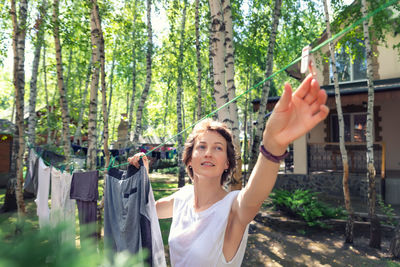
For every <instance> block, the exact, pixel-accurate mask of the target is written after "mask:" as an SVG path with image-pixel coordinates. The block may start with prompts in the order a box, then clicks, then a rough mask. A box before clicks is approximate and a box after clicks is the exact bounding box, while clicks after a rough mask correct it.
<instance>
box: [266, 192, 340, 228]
mask: <svg viewBox="0 0 400 267" xmlns="http://www.w3.org/2000/svg"><path fill="white" fill-rule="evenodd" d="M317 196H318V193H315V192H311V191H310V190H301V189H297V190H295V191H294V192H290V191H287V190H274V191H273V192H272V193H271V195H270V197H271V199H272V203H273V205H274V206H275V208H276V209H277V210H280V211H282V212H284V213H286V214H287V215H289V216H292V217H294V218H300V219H303V220H304V221H306V222H307V224H308V225H309V226H319V227H327V225H326V223H324V222H323V220H324V219H329V218H339V217H342V216H343V215H344V212H343V209H341V208H332V207H330V206H328V205H327V204H324V203H322V202H320V201H319V200H318V198H317Z"/></svg>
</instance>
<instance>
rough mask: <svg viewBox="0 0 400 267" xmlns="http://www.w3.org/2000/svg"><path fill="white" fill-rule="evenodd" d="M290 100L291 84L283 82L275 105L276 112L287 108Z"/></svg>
mask: <svg viewBox="0 0 400 267" xmlns="http://www.w3.org/2000/svg"><path fill="white" fill-rule="evenodd" d="M291 100H292V86H291V85H290V84H289V83H285V88H284V91H283V94H282V96H281V98H280V99H279V101H278V104H277V105H276V107H275V110H276V112H282V111H285V110H287V109H288V108H289V104H290V101H291Z"/></svg>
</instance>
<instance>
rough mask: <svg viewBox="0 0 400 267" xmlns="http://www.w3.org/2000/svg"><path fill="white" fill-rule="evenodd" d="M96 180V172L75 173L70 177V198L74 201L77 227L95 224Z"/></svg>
mask: <svg viewBox="0 0 400 267" xmlns="http://www.w3.org/2000/svg"><path fill="white" fill-rule="evenodd" d="M98 179H99V172H98V171H89V172H76V173H74V174H73V175H72V181H71V190H70V198H71V199H76V204H77V206H78V213H79V225H84V224H90V223H95V222H96V220H97V216H96V214H97V199H98V198H99V190H98ZM92 235H95V234H92Z"/></svg>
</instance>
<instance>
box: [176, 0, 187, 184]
mask: <svg viewBox="0 0 400 267" xmlns="http://www.w3.org/2000/svg"><path fill="white" fill-rule="evenodd" d="M186 7H187V0H184V7H183V12H182V22H181V34H180V44H179V57H178V61H177V64H178V82H177V91H176V114H177V119H178V125H177V126H178V133H180V132H181V131H182V130H183V127H182V121H184V119H185V118H184V116H183V118H182V113H183V107H182V96H183V88H182V83H183V73H182V72H183V66H182V65H183V44H184V42H185V24H186ZM177 138H178V166H179V175H178V187H182V186H184V185H185V167H184V164H183V161H182V154H183V144H184V142H183V136H182V135H178V137H177Z"/></svg>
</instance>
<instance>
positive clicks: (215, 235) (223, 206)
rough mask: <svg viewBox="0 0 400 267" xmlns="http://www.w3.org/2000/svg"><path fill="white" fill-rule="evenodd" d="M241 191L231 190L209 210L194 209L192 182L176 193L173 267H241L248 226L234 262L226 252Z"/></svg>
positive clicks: (170, 248) (170, 234)
mask: <svg viewBox="0 0 400 267" xmlns="http://www.w3.org/2000/svg"><path fill="white" fill-rule="evenodd" d="M238 193H239V191H232V192H230V193H228V194H227V195H226V196H225V197H224V198H223V199H221V200H220V201H218V202H216V203H214V204H213V205H212V206H211V207H209V208H208V209H206V210H204V211H201V212H195V211H194V208H193V196H194V190H193V186H192V185H188V186H185V187H183V188H181V189H180V190H179V191H178V192H177V193H175V198H174V208H173V217H172V224H171V229H170V233H169V238H168V243H169V251H170V258H171V265H172V266H174V267H186V266H190V267H196V266H199V267H205V266H207V267H208V266H240V265H241V263H242V260H243V256H244V252H245V250H246V244H247V237H248V226H247V227H246V230H245V231H244V234H243V237H242V241H241V243H240V245H239V248H238V250H237V252H236V255H235V256H234V257H233V258H232V260H231V261H229V262H227V261H226V260H225V257H224V254H223V251H222V249H223V245H224V236H225V229H226V225H227V223H228V217H229V213H230V210H231V206H232V203H233V200H234V199H235V197H236V196H237V194H238Z"/></svg>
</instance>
